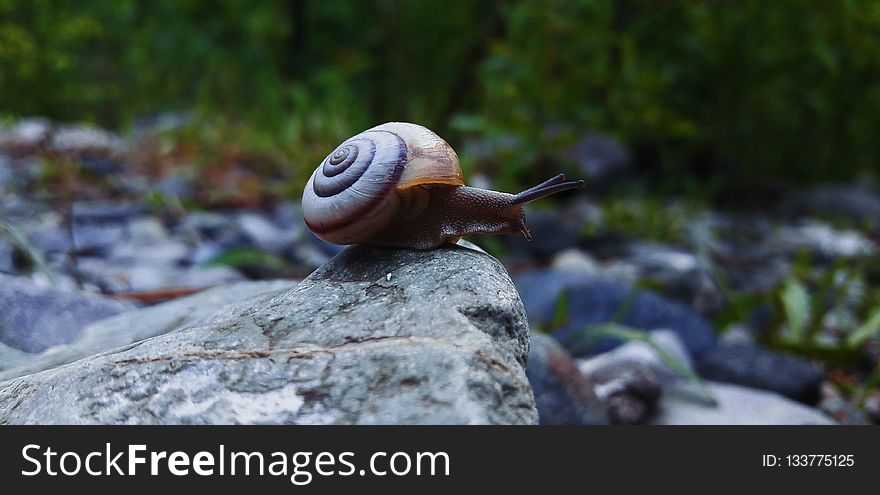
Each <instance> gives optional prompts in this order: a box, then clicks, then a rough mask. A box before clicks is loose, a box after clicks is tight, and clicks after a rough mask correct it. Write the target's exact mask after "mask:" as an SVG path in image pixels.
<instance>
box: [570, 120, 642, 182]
mask: <svg viewBox="0 0 880 495" xmlns="http://www.w3.org/2000/svg"><path fill="white" fill-rule="evenodd" d="M565 155H566V157H567V158H569V159H570V160H572V161H574V163H575V164H577V166H578V167H579V168H580V170H581V171H582V172H583V173H584V174H585V176H586V177H585V178H586V179H588V181H589V182H591V183H594V182H604V181H608V180H610V179H612V178H614V177H615V176H619V175H620V174H621V173H623V172H625V171H626V170H628V165H629V162H630V158H629V152H628V151H627V149H626V148H624V147H623V145H621V144H620V142H619V141H617V140H616V139H614V138H612V137H610V136H607V135H604V134H600V133H595V132H591V133H587V134H585V135H584V136H583V137H582V138H581V139H580V140H579V141H578V142H577V143H576V144H575V145H574V146H572V147H571V148H570V149H569V150H567V153H566V154H565Z"/></svg>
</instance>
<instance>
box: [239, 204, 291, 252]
mask: <svg viewBox="0 0 880 495" xmlns="http://www.w3.org/2000/svg"><path fill="white" fill-rule="evenodd" d="M237 220H238V227H239V229H240V230H241V232H242V234H244V236H245V238H247V240H248V241H249V242H250V243H252V244H253V245H254V246H257V247H259V248H261V249H263V250H266V251H269V252H271V253H275V254H280V253H282V252H283V251H284V250H285V248H287V247H288V246H289V245H291V244H292V243H294V242H295V241H296V240H297V239H298V237H299V236H300V231H299V229H292V230H288V229H284V228H281V227H278V226H276V225H275V224H273V223H272V222H271V221H269V219H268V218H266V217H265V216H263V215H261V214H257V213H252V212H246V213H242V214H240V215H238V219H237Z"/></svg>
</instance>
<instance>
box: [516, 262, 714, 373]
mask: <svg viewBox="0 0 880 495" xmlns="http://www.w3.org/2000/svg"><path fill="white" fill-rule="evenodd" d="M516 282H517V287H518V288H519V291H520V294H521V295H522V299H523V303H524V304H525V307H526V310H528V312H529V317H530V318H531V319H532V320H533V322H534V323H537V324H542V323H543V324H546V323H550V322H552V321H553V320H554V319H555V318H557V315H556V312H557V307H558V305H559V304H558V303H559V299H560V297H562V296H563V294H564V295H565V298H566V304H565V305H566V307H567V315H566V318H565V324H564V325H563V326H562V328H560V329H558V330H557V331H556V332H555V333H554V336H556V337H557V339H559V341H560V342H562V343H563V345H565V346H566V348H567V349H568V350H569V352H571V353H572V354H573V355H575V356H583V355H594V354H598V353H601V352H605V351H608V350H610V349H613V348H614V347H616V346H618V345H620V343H621V341H620V339H616V338H601V339H596V341H595V342H583V339H578V338H577V336H576V335H575V333H576V332H577V331H578V330H580V329H583V328H584V327H585V326H587V325H591V324H596V323H605V322H611V321H618V322H619V323H622V324H624V325H627V326H630V327H633V328H637V329H642V330H656V329H661V328H665V329H669V330H671V331H673V332H675V333H676V334H677V336H678V337H679V339H681V341H682V343H684V345H685V347H686V348H687V350H688V352H689V353H690V354H691V355H692V356H694V357H698V356H699V355H701V354H702V353H704V352H706V351H707V350H709V349H711V348H713V347H714V346H715V345H716V343H717V339H716V336H715V332H714V330H712V327H711V326H710V325H709V323H708V322H707V321H706V320H705V319H704V318H702V317H701V316H700V315H698V314H696V313H695V312H693V311H692V310H691V309H690V308H687V307H685V306H683V305H681V304H678V303H676V302H673V301H670V300H668V299H666V298H663V297H661V296H659V295H657V294H654V293H651V292H649V291H643V290H633V289H630V288H628V287H626V286H624V285H621V284H618V283H616V282H614V281H611V280H608V279H606V278H603V277H598V276H589V275H585V274H580V273H567V272H561V271H557V270H552V269H551V270H541V271H535V272H530V273H527V274H524V275H522V276H520V277H517V280H516Z"/></svg>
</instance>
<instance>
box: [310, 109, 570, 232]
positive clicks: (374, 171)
mask: <svg viewBox="0 0 880 495" xmlns="http://www.w3.org/2000/svg"><path fill="white" fill-rule="evenodd" d="M564 181H565V176H563V175H562V174H560V175H557V176H556V177H553V178H552V179H549V180H547V181H545V182H543V183H541V184H539V185H537V186H535V187H532V188H530V189H527V190H525V191H522V192H521V193H519V194H509V193H504V192H498V191H490V190H486V189H479V188H475V187H469V186H466V185H465V184H464V176H463V174H462V171H461V166H460V164H459V160H458V155H457V154H456V153H455V150H453V149H452V147H451V146H449V144H447V143H446V141H444V140H443V139H442V138H440V136H438V135H437V134H435V133H434V132H432V131H431V130H429V129H427V128H425V127H422V126H420V125H417V124H410V123H404V122H389V123H386V124H382V125H379V126H376V127H373V128H372V129H368V130H366V131H364V132H362V133H360V134H357V135H355V136H352V137H351V138H349V139H347V140H346V141H344V142H343V143H342V144H340V145H339V146H338V147H337V148H336V149H335V150H333V151H332V152H331V153H330V154H329V155H328V156H327V158H325V159H324V161H323V162H321V164H320V165H319V166H318V168H317V169H316V170H315V171H314V173H312V176H311V177H310V178H309V181H308V182H307V183H306V186H305V189H304V190H303V198H302V207H303V218H304V220H305V223H306V225H307V226H308V227H309V229H310V230H311V231H312V232H314V233H315V235H317V236H318V237H320V238H321V239H324V240H325V241H328V242H331V243H333V244H371V245H378V246H398V247H408V248H415V249H433V248H436V247H438V246H441V245H443V244H446V243H455V242H457V241H458V240H459V239H460V238H461V237H463V236H466V235H471V234H511V233H522V234H523V235H524V236H525V237H526V238H527V239H531V235H530V234H529V230H528V228H527V227H526V224H525V213H524V211H523V206H524V205H525V204H526V203H528V202H530V201H533V200H535V199H539V198H542V197H545V196H548V195H550V194H554V193H556V192H559V191H564V190H567V189H575V188H579V187H583V185H584V182H583V181H574V182H564Z"/></svg>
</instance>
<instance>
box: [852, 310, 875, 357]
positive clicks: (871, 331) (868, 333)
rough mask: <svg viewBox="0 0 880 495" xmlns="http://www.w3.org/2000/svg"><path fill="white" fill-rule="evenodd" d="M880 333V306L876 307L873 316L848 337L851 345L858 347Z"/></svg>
mask: <svg viewBox="0 0 880 495" xmlns="http://www.w3.org/2000/svg"><path fill="white" fill-rule="evenodd" d="M877 335H880V306H878V307H876V308H874V310H873V311H872V312H871V316H869V317H868V320H867V321H865V323H863V324H862V325H861V326H860V327H859V328H857V329H856V331H855V332H853V333H852V335H850V336H849V339H847V344H849V345H850V347H858V346H859V345H861V344H862V343H864V342H865V341H867V340H868V339H870V338H871V337H875V336H877Z"/></svg>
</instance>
